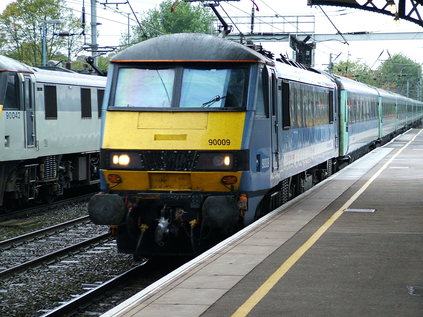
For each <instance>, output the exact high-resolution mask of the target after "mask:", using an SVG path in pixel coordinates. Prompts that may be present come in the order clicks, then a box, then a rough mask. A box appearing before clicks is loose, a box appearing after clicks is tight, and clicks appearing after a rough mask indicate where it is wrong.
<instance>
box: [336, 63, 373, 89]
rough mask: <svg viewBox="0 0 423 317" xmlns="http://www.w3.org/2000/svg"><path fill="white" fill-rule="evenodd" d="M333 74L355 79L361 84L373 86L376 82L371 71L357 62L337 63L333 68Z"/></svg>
mask: <svg viewBox="0 0 423 317" xmlns="http://www.w3.org/2000/svg"><path fill="white" fill-rule="evenodd" d="M333 73H334V74H337V75H341V76H344V77H348V78H351V79H355V80H357V81H360V82H362V83H366V84H368V85H372V86H375V85H376V80H375V77H374V74H373V71H372V70H371V69H370V67H369V66H367V65H366V64H364V63H359V62H349V61H348V62H339V63H338V64H336V65H335V66H334V67H333Z"/></svg>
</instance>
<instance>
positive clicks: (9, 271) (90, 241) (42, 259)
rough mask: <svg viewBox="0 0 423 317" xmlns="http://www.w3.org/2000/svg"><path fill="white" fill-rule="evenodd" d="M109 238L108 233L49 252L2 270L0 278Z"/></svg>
mask: <svg viewBox="0 0 423 317" xmlns="http://www.w3.org/2000/svg"><path fill="white" fill-rule="evenodd" d="M109 237H110V233H105V234H101V235H98V236H96V237H94V238H91V239H88V240H85V241H82V242H80V243H77V244H74V245H71V246H69V247H66V248H63V249H60V250H57V251H54V252H51V253H49V254H46V255H43V256H41V257H39V258H36V259H33V260H31V261H28V262H25V263H22V264H19V265H16V266H14V267H11V268H8V269H6V270H3V271H1V272H0V278H5V277H7V276H10V275H12V274H15V273H17V272H20V271H23V270H25V269H28V268H30V267H32V266H36V265H38V264H40V263H43V262H46V261H50V260H52V259H55V258H57V257H59V256H63V255H66V254H68V253H70V252H73V251H75V250H78V249H81V248H83V247H86V246H89V245H90V244H93V243H96V242H98V241H101V240H103V239H106V238H109Z"/></svg>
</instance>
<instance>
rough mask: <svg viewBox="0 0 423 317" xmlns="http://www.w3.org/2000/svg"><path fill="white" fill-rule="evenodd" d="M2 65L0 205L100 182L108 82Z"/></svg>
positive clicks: (3, 61) (15, 64) (7, 60)
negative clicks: (102, 112) (102, 120)
mask: <svg viewBox="0 0 423 317" xmlns="http://www.w3.org/2000/svg"><path fill="white" fill-rule="evenodd" d="M0 64H1V67H0V68H1V71H0V104H1V105H2V108H3V113H2V115H1V117H0V120H1V126H2V131H1V139H2V140H4V142H1V144H0V151H1V152H0V153H1V155H0V175H1V178H0V206H2V205H3V204H4V201H7V203H11V204H12V205H13V203H17V202H25V201H29V200H34V199H37V198H39V197H42V198H44V199H46V200H51V199H54V197H56V196H58V195H60V194H62V193H63V189H65V188H69V187H71V186H72V185H73V184H78V185H79V184H89V183H95V182H98V161H99V154H98V152H99V151H98V147H99V146H98V145H99V133H100V119H99V113H100V112H99V111H98V110H99V109H100V108H101V106H99V105H100V104H101V103H102V97H103V93H104V86H105V78H103V77H98V76H91V75H82V74H77V73H75V72H70V71H52V70H44V69H39V68H35V67H29V66H26V65H23V64H21V63H19V62H17V61H14V60H12V59H10V58H7V57H1V58H0Z"/></svg>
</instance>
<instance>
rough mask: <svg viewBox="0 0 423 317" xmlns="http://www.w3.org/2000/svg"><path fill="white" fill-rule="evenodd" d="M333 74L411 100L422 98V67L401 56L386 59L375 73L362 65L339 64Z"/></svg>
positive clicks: (352, 63)
mask: <svg viewBox="0 0 423 317" xmlns="http://www.w3.org/2000/svg"><path fill="white" fill-rule="evenodd" d="M333 73H335V74H338V75H341V76H344V77H348V78H352V79H355V80H357V81H360V82H363V83H366V84H369V85H372V86H376V87H379V88H382V89H385V90H389V91H392V92H396V93H398V94H401V95H403V96H408V97H410V98H413V99H420V100H421V99H422V96H423V87H422V86H423V82H422V66H421V65H420V64H418V63H416V62H414V61H413V60H411V59H410V58H408V57H406V56H404V55H401V54H396V55H394V56H392V57H390V58H389V59H387V60H386V61H385V62H383V63H382V64H381V65H380V66H379V68H378V69H377V70H376V71H372V70H371V69H370V68H369V66H367V65H366V64H363V63H358V62H340V63H338V64H336V65H335V66H334V67H333Z"/></svg>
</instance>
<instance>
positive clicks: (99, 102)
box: [97, 89, 104, 118]
mask: <svg viewBox="0 0 423 317" xmlns="http://www.w3.org/2000/svg"><path fill="white" fill-rule="evenodd" d="M103 99H104V89H98V90H97V111H98V117H99V118H101V107H102V105H103Z"/></svg>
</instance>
